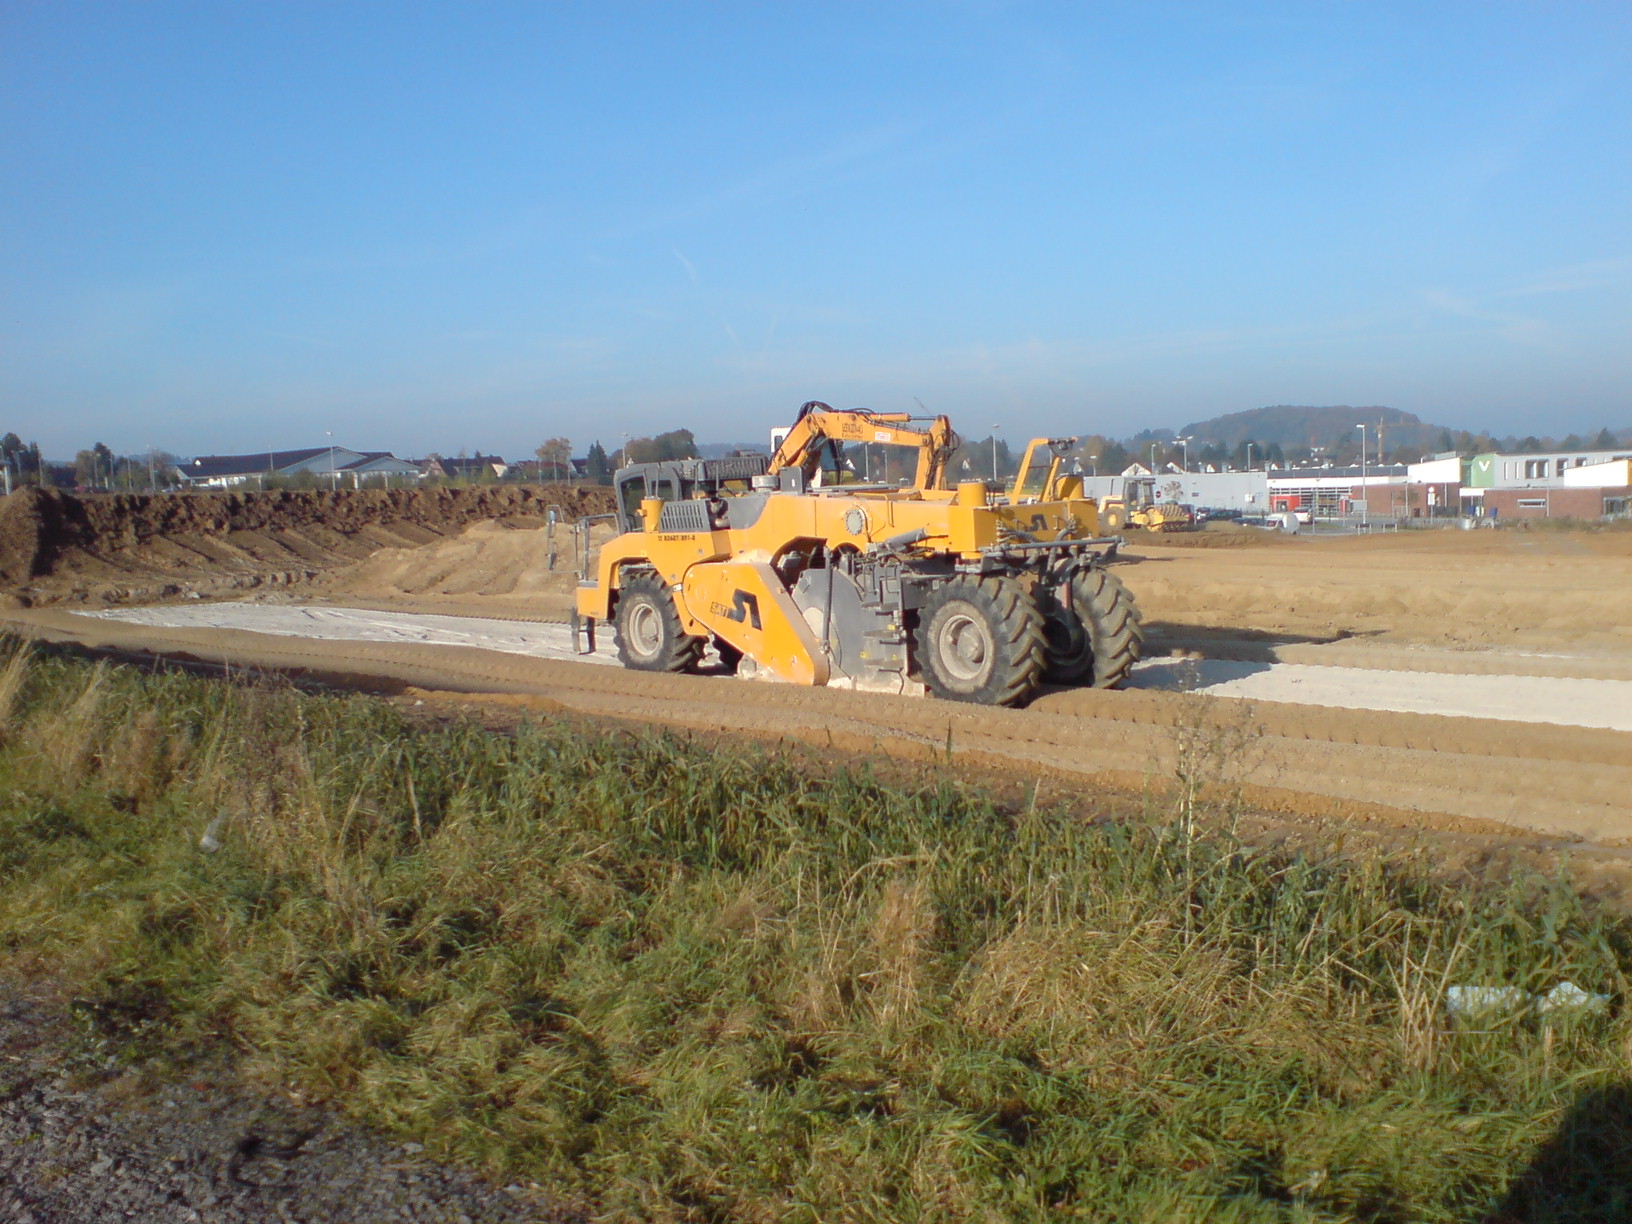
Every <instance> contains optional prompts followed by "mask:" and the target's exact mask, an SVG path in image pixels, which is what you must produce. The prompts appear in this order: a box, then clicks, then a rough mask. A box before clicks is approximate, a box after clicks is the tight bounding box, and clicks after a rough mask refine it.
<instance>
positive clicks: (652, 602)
mask: <svg viewBox="0 0 1632 1224" xmlns="http://www.w3.org/2000/svg"><path fill="white" fill-rule="evenodd" d="M614 629H615V632H616V636H617V640H618V661H619V662H620V663H622V664H623V665H624V666H625V667H628V668H632V669H634V670H635V671H655V672H690V671H696V670H697V664H698V663H699V662H700V661H701V660H702V657H703V644H704V642H705V641H706V640H707V639H706V638H700V637H693V636H691V635H690V634H688V633H686V632H685V631H684V630H683V629H681V627H680V614H679V613H678V612H677V611H675V608H674V596H672V595H671V594H669V591H668V589H667V588H666V587H665V586H664V585H663V581H662V579H660V578H658V577H657V575H655V574H637V575H635V576H634V577H632V578H630V579H629V580H628V581H626V582H625V583H624V584H623V588H622V590H621V591H620V592H619V594H618V611H617V619H616V621H615V622H614Z"/></svg>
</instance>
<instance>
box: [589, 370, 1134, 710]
mask: <svg viewBox="0 0 1632 1224" xmlns="http://www.w3.org/2000/svg"><path fill="white" fill-rule="evenodd" d="M1074 442H1075V439H1053V440H1049V439H1037V440H1036V441H1034V442H1032V443H1031V445H1030V446H1029V447H1028V448H1027V450H1026V456H1025V461H1024V462H1023V463H1022V465H1021V469H1020V473H1019V476H1018V477H1017V478H1016V481H1015V483H1014V485H1013V486H1012V487H1011V488H1010V490H1009V491H1008V494H1007V497H1006V498H1000V499H994V498H993V497H991V496H990V495H989V494H988V491H987V487H986V486H985V484H983V483H980V482H964V483H961V484H958V485H957V486H956V487H949V485H948V483H947V465H948V463H949V461H950V460H951V457H952V455H953V453H954V452H955V451H956V450H957V447H958V438H957V435H956V434H954V433H953V432H952V427H951V424H950V422H949V421H948V420H947V418H946V417H944V416H943V417H933V418H917V417H912V416H910V415H908V414H906V413H875V412H867V411H863V410H851V411H838V410H835V409H833V408H830V407H829V406H828V405H826V404H823V403H819V402H815V401H812V402H811V403H807V404H805V405H804V406H803V407H802V408H801V409H800V410H799V416H798V419H797V420H796V421H795V422H794V424H793V426H792V428H791V429H789V430H788V431H787V432H786V434H785V435H784V436H783V437H782V438H781V440H780V442H778V443H777V445H776V448H775V453H774V454H772V455H771V456H770V457H769V459H767V458H766V457H764V456H743V457H736V458H726V459H687V460H679V461H670V462H661V463H642V464H634V465H631V466H628V467H624V468H622V469H620V470H619V471H618V472H617V474H616V475H615V477H614V484H615V486H616V493H617V507H618V509H617V519H618V527H619V530H620V532H621V534H619V535H618V536H616V537H615V538H613V539H611V540H609V541H607V543H606V544H604V545H603V546H602V548H601V551H600V557H599V561H598V563H597V566H596V569H595V575H594V577H593V578H592V579H591V578H588V577H587V576H585V577H584V578H583V579H582V580H581V581H580V583H579V589H578V599H577V612H576V616H575V620H574V628H575V633H577V634H578V635H579V638H580V642H581V643H582V642H583V641H584V639H585V638H587V645H588V648H589V649H591V650H593V649H594V633H595V624H596V622H597V621H602V622H604V621H611V622H612V624H613V626H614V628H615V632H616V638H617V649H618V657H619V659H620V660H621V661H622V663H623V665H624V666H625V667H630V668H635V669H638V670H643V671H658V672H689V671H696V670H698V669H699V668H700V667H701V665H702V662H703V658H704V651H705V649H706V648H707V647H708V646H709V645H710V644H711V643H712V644H713V646H714V647H715V648H716V649H717V651H718V653H719V657H720V660H721V662H722V664H723V665H724V666H725V667H726V668H727V669H736V670H738V671H739V672H740V673H742V674H745V675H754V676H758V677H760V678H765V679H775V680H782V681H786V682H789V683H793V684H809V685H831V686H835V687H845V688H856V689H867V690H874V691H887V692H896V693H919V692H922V691H923V690H924V689H926V688H927V689H928V691H929V692H931V693H933V694H934V695H936V696H938V697H945V698H949V699H951V700H954V701H971V702H981V703H986V704H991V705H1011V706H1012V705H1021V704H1024V703H1025V702H1026V701H1027V700H1028V699H1029V698H1030V697H1031V696H1032V695H1033V694H1034V693H1035V692H1036V691H1037V689H1038V688H1039V687H1040V686H1041V685H1042V684H1044V683H1045V682H1047V683H1054V684H1073V685H1094V686H1097V687H1103V688H1114V687H1115V686H1117V685H1119V684H1120V683H1121V682H1122V681H1123V679H1124V678H1125V677H1126V676H1127V674H1128V670H1129V669H1130V668H1131V667H1132V666H1133V664H1134V662H1135V660H1137V659H1138V657H1139V651H1140V646H1141V642H1142V639H1143V630H1142V628H1141V626H1140V620H1139V613H1138V610H1137V609H1136V608H1135V607H1134V603H1133V597H1132V596H1131V595H1130V594H1129V593H1128V590H1127V588H1126V587H1124V586H1123V585H1122V583H1121V582H1120V581H1119V580H1118V579H1117V578H1116V576H1115V575H1113V574H1111V573H1110V572H1109V571H1108V570H1107V569H1106V568H1105V567H1106V564H1107V563H1108V562H1110V561H1111V560H1113V559H1114V558H1115V556H1116V550H1117V547H1118V545H1119V544H1120V543H1121V542H1122V541H1121V540H1120V538H1117V537H1113V536H1108V535H1102V534H1101V532H1100V521H1099V511H1098V507H1097V506H1096V505H1095V504H1094V502H1093V501H1092V500H1090V499H1088V498H1086V497H1084V496H1083V493H1082V482H1081V480H1080V479H1079V478H1077V477H1074V476H1067V475H1062V473H1061V470H1060V467H1061V458H1062V456H1063V455H1065V454H1068V453H1069V451H1070V448H1071V446H1072V444H1073V443H1074ZM846 443H861V444H865V445H868V446H876V445H884V446H888V447H893V448H901V447H905V448H908V449H909V450H910V451H911V452H913V454H914V455H915V457H916V462H915V468H914V475H913V476H912V478H911V479H910V481H908V480H902V481H901V483H900V484H899V485H889V484H869V483H864V482H861V481H858V479H857V477H856V472H855V467H854V464H853V462H852V461H851V460H849V459H848V458H847V456H846V454H845V444H846ZM582 648H583V646H582V645H580V649H582Z"/></svg>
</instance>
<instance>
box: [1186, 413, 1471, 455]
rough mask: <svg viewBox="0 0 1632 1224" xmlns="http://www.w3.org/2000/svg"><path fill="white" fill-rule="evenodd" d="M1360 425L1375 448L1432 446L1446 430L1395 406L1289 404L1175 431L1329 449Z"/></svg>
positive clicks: (1224, 440) (1234, 442)
mask: <svg viewBox="0 0 1632 1224" xmlns="http://www.w3.org/2000/svg"><path fill="white" fill-rule="evenodd" d="M1361 424H1364V425H1365V426H1366V428H1367V430H1368V431H1370V433H1371V435H1372V445H1373V446H1374V447H1376V448H1377V449H1388V450H1392V449H1394V448H1395V447H1400V446H1406V447H1421V448H1422V449H1423V450H1425V451H1426V450H1431V449H1432V448H1434V447H1435V446H1436V445H1438V442H1439V438H1440V435H1441V434H1442V433H1445V432H1447V429H1446V427H1445V426H1443V425H1434V424H1430V423H1428V422H1426V421H1423V420H1422V419H1420V418H1419V417H1417V416H1416V415H1414V414H1413V413H1409V412H1402V411H1401V410H1400V409H1398V408H1381V407H1370V408H1351V407H1349V406H1348V405H1337V406H1334V407H1326V408H1315V407H1309V406H1302V405H1290V404H1277V405H1275V406H1274V407H1270V408H1252V409H1249V410H1248V411H1246V412H1232V413H1229V414H1228V415H1227V416H1220V417H1213V418H1212V419H1210V420H1206V421H1195V422H1193V423H1191V424H1189V425H1186V426H1185V427H1184V428H1183V429H1182V430H1180V431H1179V432H1180V434H1181V435H1184V436H1187V437H1189V438H1190V439H1191V442H1192V443H1193V444H1200V445H1205V444H1207V443H1214V444H1217V445H1219V446H1223V447H1226V448H1230V449H1233V448H1234V447H1236V446H1239V445H1240V444H1241V443H1243V442H1246V441H1252V442H1255V443H1257V444H1258V445H1260V446H1271V445H1277V444H1278V445H1280V446H1281V447H1283V448H1285V449H1287V450H1289V451H1290V450H1293V449H1295V448H1302V447H1310V446H1319V447H1323V448H1327V449H1330V448H1334V447H1336V446H1338V445H1339V444H1340V443H1342V442H1344V441H1345V440H1347V441H1354V440H1356V439H1357V438H1358V434H1359V431H1358V429H1357V428H1356V427H1357V426H1359V425H1361ZM1449 432H1452V433H1454V432H1455V431H1454V430H1451V431H1449ZM1377 439H1380V440H1381V443H1382V445H1381V447H1378V446H1377V441H1376V440H1377Z"/></svg>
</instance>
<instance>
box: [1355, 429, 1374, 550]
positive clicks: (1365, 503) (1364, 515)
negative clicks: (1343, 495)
mask: <svg viewBox="0 0 1632 1224" xmlns="http://www.w3.org/2000/svg"><path fill="white" fill-rule="evenodd" d="M1357 428H1358V429H1359V430H1360V526H1361V528H1362V529H1364V528H1366V527H1369V526H1370V525H1371V523H1370V513H1369V512H1370V509H1371V505H1370V502H1369V500H1368V499H1367V497H1366V427H1365V426H1364V425H1360V426H1357Z"/></svg>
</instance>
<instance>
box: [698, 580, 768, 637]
mask: <svg viewBox="0 0 1632 1224" xmlns="http://www.w3.org/2000/svg"><path fill="white" fill-rule="evenodd" d="M709 611H711V612H713V613H714V615H715V616H723V617H725V619H726V620H734V621H738V622H742V621H747V622H748V624H749V625H751V626H752V627H753V628H755V629H760V628H763V626H762V625H761V624H760V621H759V596H758V595H755V594H754V593H753V592H751V591H744V590H741V589H738V590H736V591H733V592H732V593H731V606H730V607H729V608H728V607H726V606H725V605H724V604H712V605H710V608H709Z"/></svg>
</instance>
